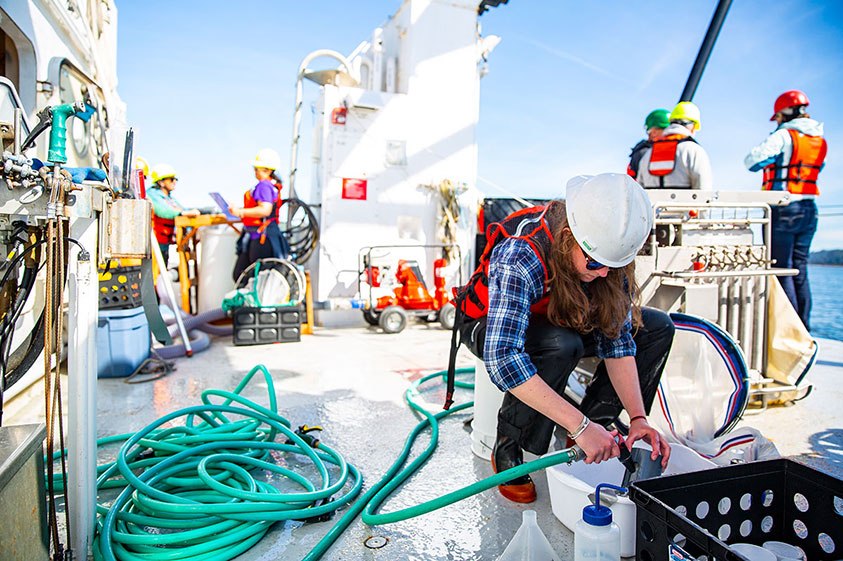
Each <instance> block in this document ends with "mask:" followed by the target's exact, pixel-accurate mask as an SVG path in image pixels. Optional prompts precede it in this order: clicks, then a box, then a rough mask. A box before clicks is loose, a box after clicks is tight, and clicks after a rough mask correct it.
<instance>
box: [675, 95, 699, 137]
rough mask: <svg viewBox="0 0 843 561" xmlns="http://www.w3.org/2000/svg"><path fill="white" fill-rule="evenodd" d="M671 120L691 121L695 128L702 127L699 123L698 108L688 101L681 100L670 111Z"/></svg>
mask: <svg viewBox="0 0 843 561" xmlns="http://www.w3.org/2000/svg"><path fill="white" fill-rule="evenodd" d="M670 120H671V121H693V122H694V123H696V125H697V130H700V129H701V128H702V126H701V124H700V108H699V107H697V106H696V105H694V104H693V103H691V102H690V101H681V102H679V104H678V105H677V106H676V107H674V108H673V111H671V113H670Z"/></svg>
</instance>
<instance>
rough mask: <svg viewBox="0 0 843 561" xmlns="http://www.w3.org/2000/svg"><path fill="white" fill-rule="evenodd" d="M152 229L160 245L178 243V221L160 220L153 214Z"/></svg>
mask: <svg viewBox="0 0 843 561" xmlns="http://www.w3.org/2000/svg"><path fill="white" fill-rule="evenodd" d="M152 229H153V230H154V231H155V239H156V240H157V241H158V243H176V221H175V219H173V218H159V217H158V216H155V213H154V212H153V213H152Z"/></svg>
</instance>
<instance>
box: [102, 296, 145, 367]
mask: <svg viewBox="0 0 843 561" xmlns="http://www.w3.org/2000/svg"><path fill="white" fill-rule="evenodd" d="M149 345H150V338H149V323H147V321H146V316H145V315H144V313H143V308H142V307H139V308H129V309H125V310H100V312H99V318H98V321H97V378H119V377H121V376H128V375H130V374H131V373H132V372H134V371H135V369H136V368H137V367H138V366H140V363H141V362H143V361H144V360H146V358H147V357H148V356H149Z"/></svg>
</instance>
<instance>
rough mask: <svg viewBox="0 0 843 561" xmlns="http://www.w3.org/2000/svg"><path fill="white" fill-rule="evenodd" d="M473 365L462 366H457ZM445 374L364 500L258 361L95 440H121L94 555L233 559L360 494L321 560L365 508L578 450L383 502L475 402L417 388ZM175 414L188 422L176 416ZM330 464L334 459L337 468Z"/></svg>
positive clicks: (316, 553) (311, 560) (473, 488)
mask: <svg viewBox="0 0 843 561" xmlns="http://www.w3.org/2000/svg"><path fill="white" fill-rule="evenodd" d="M473 371H474V369H473V368H462V369H458V370H457V372H456V374H457V375H464V374H470V373H473ZM258 372H260V373H262V374H263V377H264V380H265V382H266V387H267V393H268V400H269V407H268V408H267V407H264V406H262V405H259V404H257V403H255V402H254V401H251V400H249V399H246V398H244V397H243V396H241V395H240V393H241V391H242V390H243V388H244V387H245V386H246V385H247V384H248V383H249V382H250V380H251V379H252V378H253V376H254V375H255V374H257V373H258ZM444 375H445V372H444V371H443V372H437V373H435V374H430V375H428V376H425V377H423V378H421V379H419V380H417V381H416V382H415V383H414V384H413V385H412V386H411V387H410V388H409V389H408V390H407V392H406V393H405V399H406V400H407V403H408V404H409V406H410V407H411V408H412V409H413V410H414V411H416V412H417V413H419V414H420V415H421V416H422V417H423V419H422V420H421V421H420V422H419V423H418V424H417V425H416V426H415V428H414V429H413V430H412V431H411V432H410V434H409V435H408V436H407V439H406V440H405V442H404V447H403V449H402V450H401V453H400V454H399V456H398V458H397V459H396V460H395V462H394V463H393V464H392V466H391V467H390V468H389V470H387V472H386V474H385V475H384V476H383V477H382V478H381V479H380V480H379V481H378V482H377V483H376V484H374V485H373V486H372V487H371V488H370V489H368V490H367V491H366V493H365V494H363V495H362V496H360V497H359V498H357V500H356V501H355V500H354V499H355V498H356V497H357V496H358V495H359V494H360V491H361V488H362V477H361V475H360V473H359V471H358V470H357V469H356V468H355V467H354V466H352V465H350V464H348V463H347V462H346V461H345V460H344V459H343V457H342V456H341V455H340V454H339V453H338V452H336V451H335V450H333V449H332V448H330V447H328V446H326V445H325V444H324V443H322V442H318V443H317V441H315V440H314V439H313V438H312V437H309V435H307V434H306V433H305V431H302V430H299V431H295V430H292V429H291V424H290V422H289V421H288V420H287V419H285V418H284V417H282V416H281V415H279V414H278V412H277V401H276V397H275V387H274V384H273V382H272V377H271V376H270V374H269V372H268V371H267V369H266V368H265V367H264V366H260V365H259V366H256V367H255V368H253V369H252V370H251V371H250V372H249V373H248V374H247V375H246V376H245V377H244V379H243V380H242V381H241V382H240V384H239V385H238V386H237V388H236V389H235V390H234V391H233V392H226V391H222V390H206V391H205V392H203V393H202V402H203V405H197V406H193V407H187V408H183V409H179V410H177V411H175V412H173V413H170V414H168V415H165V416H163V417H161V418H159V419H157V420H156V421H154V422H153V423H151V424H149V425H148V426H146V427H144V428H143V429H141V430H140V431H138V432H136V433H134V434H125V435H117V436H111V437H107V438H103V439H100V440H98V442H97V445H98V446H106V445H109V444H114V443H117V442H123V445H122V446H121V448H120V451H119V453H118V454H117V458H116V460H115V461H114V462H111V463H108V464H104V465H101V466H98V468H97V475H98V479H97V488H98V490H100V491H104V490H106V489H120V492H119V494H118V495H117V497H116V498H115V499H113V501H111V503H110V504H108V505H106V504H97V526H96V534H95V537H94V543H93V552H94V559H95V560H96V561H100V560H105V561H118V560H119V561H165V560H166V561H226V560H229V559H232V558H233V557H236V556H237V555H240V554H241V553H243V552H244V551H246V550H248V549H249V548H250V547H252V545H254V544H255V543H257V542H258V541H259V540H260V539H261V538H262V537H263V536H264V534H265V533H266V532H267V530H268V529H269V527H270V526H271V525H272V524H273V523H274V522H277V521H281V520H303V519H313V518H315V517H320V516H323V515H328V514H330V513H331V512H333V511H335V510H337V509H339V508H341V507H343V506H344V505H346V504H347V503H349V502H351V501H354V502H353V503H352V504H351V505H350V506H349V508H348V509H347V510H346V512H345V513H344V514H343V516H342V517H341V518H340V519H339V520H338V521H337V522H336V523H335V524H334V525H333V527H332V528H331V529H330V530H329V531H328V533H327V534H326V535H325V536H324V537H323V538H322V540H321V541H320V542H319V543H318V544H317V545H316V546H315V547H314V548H313V549H312V550H311V551H310V552H309V553H308V554H307V555H306V556H305V557H304V559H303V561H315V560H316V559H320V558H321V557H322V555H324V553H325V552H326V551H327V550H328V549H329V548H330V547H331V545H332V544H333V543H334V542H335V541H336V540H337V538H338V537H339V536H340V535H341V534H342V532H343V531H345V529H346V528H347V527H348V526H349V525H350V524H351V523H352V522H353V521H354V519H355V518H357V516H358V515H359V514H360V513H361V512H362V520H363V522H364V523H366V524H369V525H379V524H390V523H393V522H399V521H401V520H406V519H408V518H413V517H416V516H420V515H422V514H427V513H429V512H432V511H434V510H437V509H439V508H442V507H444V506H447V505H450V504H453V503H455V502H458V501H460V500H462V499H465V498H467V497H470V496H472V495H475V494H477V493H480V492H481V491H484V490H486V489H490V488H492V487H494V486H496V485H499V484H501V483H504V482H505V481H508V480H510V479H514V478H516V477H520V476H522V475H525V474H527V473H531V472H534V471H538V470H541V469H545V468H547V467H550V466H553V465H556V464H560V463H563V462H572V461H575V460H577V459H580V457H581V456H580V454H581V453H582V452H581V451H579V449H576V448H572V449H570V450H562V451H559V452H555V453H553V454H549V455H547V456H544V457H542V458H540V459H537V460H534V461H532V462H528V463H525V464H522V465H520V466H517V467H515V468H512V469H510V470H507V471H504V472H501V473H498V474H496V475H493V476H492V477H489V478H486V479H483V480H481V481H478V482H476V483H473V484H471V485H468V486H466V487H464V488H462V489H459V490H457V491H454V492H452V493H448V494H447V495H444V496H442V497H439V498H437V499H434V500H431V501H428V502H426V503H423V504H420V505H416V506H413V507H409V508H405V509H403V510H399V511H396V512H390V513H383V514H377V513H376V511H377V509H378V507H379V506H380V505H381V504H382V503H383V502H384V501H385V500H386V499H387V497H388V496H389V495H390V494H391V493H393V492H394V491H395V490H396V489H397V488H398V486H399V485H401V484H402V483H403V482H404V481H405V480H406V479H407V478H409V477H410V476H411V475H412V474H413V473H415V472H416V471H417V470H418V469H419V468H420V467H421V466H422V465H423V464H424V463H425V462H426V461H427V459H428V458H429V457H430V456H431V455H432V454H433V452H434V450H435V449H436V445H437V442H438V438H439V420H440V419H442V418H444V417H446V416H447V415H450V414H451V413H454V412H457V411H461V410H463V409H467V408H469V407H472V406H473V402H467V403H463V404H459V405H456V406H454V407H452V408H451V409H449V410H447V411H440V412H438V413H436V414H433V413H431V412H429V411H427V410H426V409H425V408H424V407H423V406H422V405H420V403H419V402H418V398H419V397H420V395H421V392H422V391H427V390H429V389H430V388H433V387H436V386H434V385H431V386H430V387H428V388H426V389H425V390H421V389H420V386H421V385H422V384H424V383H425V382H428V381H430V380H433V379H435V378H440V379H444ZM456 386H457V387H461V388H465V389H471V388H473V384H470V383H468V382H463V381H459V380H458V381H457V383H456ZM212 399H216V400H218V401H219V403H213V402H212ZM230 416H232V417H237V419H236V420H232V419H231V418H229V417H230ZM177 420H182V421H183V423H184V424H183V425H174V424H173V423H174V421H177ZM428 427H430V431H431V433H430V441H429V443H428V445H427V447H426V448H425V449H424V450H423V451H422V453H421V454H420V455H419V456H418V457H417V458H415V459H414V460H413V461H412V462H410V463H409V464H408V465H407V466H406V467H403V466H404V464H405V463H406V461H407V459H408V457H409V455H410V451H411V450H412V447H413V443H414V442H415V439H416V438H417V437H418V436H419V434H421V432H422V431H424V430H425V429H426V428H428ZM280 436H283V437H285V438H286V442H285V443H281V442H276V437H280ZM314 446H315V447H314ZM280 454H292V455H294V456H295V457H296V458H298V459H305V460H307V461H309V463H310V464H311V465H312V467H313V468H314V469H315V471H316V474H317V475H316V477H315V478H314V479H315V481H312V480H311V479H309V478H307V477H305V476H303V475H302V474H301V473H299V472H297V471H294V470H292V469H289V468H288V467H285V466H284V465H282V463H279V462H278V461H277V458H278V457H279V455H280ZM58 455H59V453H57V454H56V456H55V457H54V459H57V457H58ZM326 464H331V465H332V466H333V467H332V469H331V470H330V471H329V470H328V467H327V465H326ZM402 467H403V469H402ZM253 472H258V473H263V472H270V473H273V474H277V475H280V476H283V478H284V479H285V480H287V481H289V482H292V483H294V484H296V485H297V486H298V487H300V488H301V490H300V492H293V493H290V492H283V493H282V492H281V491H280V490H279V489H278V488H276V487H275V486H273V485H272V484H270V483H267V482H264V481H261V480H258V479H255V478H254V477H253V475H252V473H253ZM57 481H58V480H57ZM100 500H102V497H100Z"/></svg>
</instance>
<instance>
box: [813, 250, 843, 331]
mask: <svg viewBox="0 0 843 561" xmlns="http://www.w3.org/2000/svg"><path fill="white" fill-rule="evenodd" d="M808 279H809V280H810V282H811V296H812V298H813V306H812V308H811V335H813V336H814V337H825V338H826V339H837V340H838V341H843V267H841V266H836V265H808Z"/></svg>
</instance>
